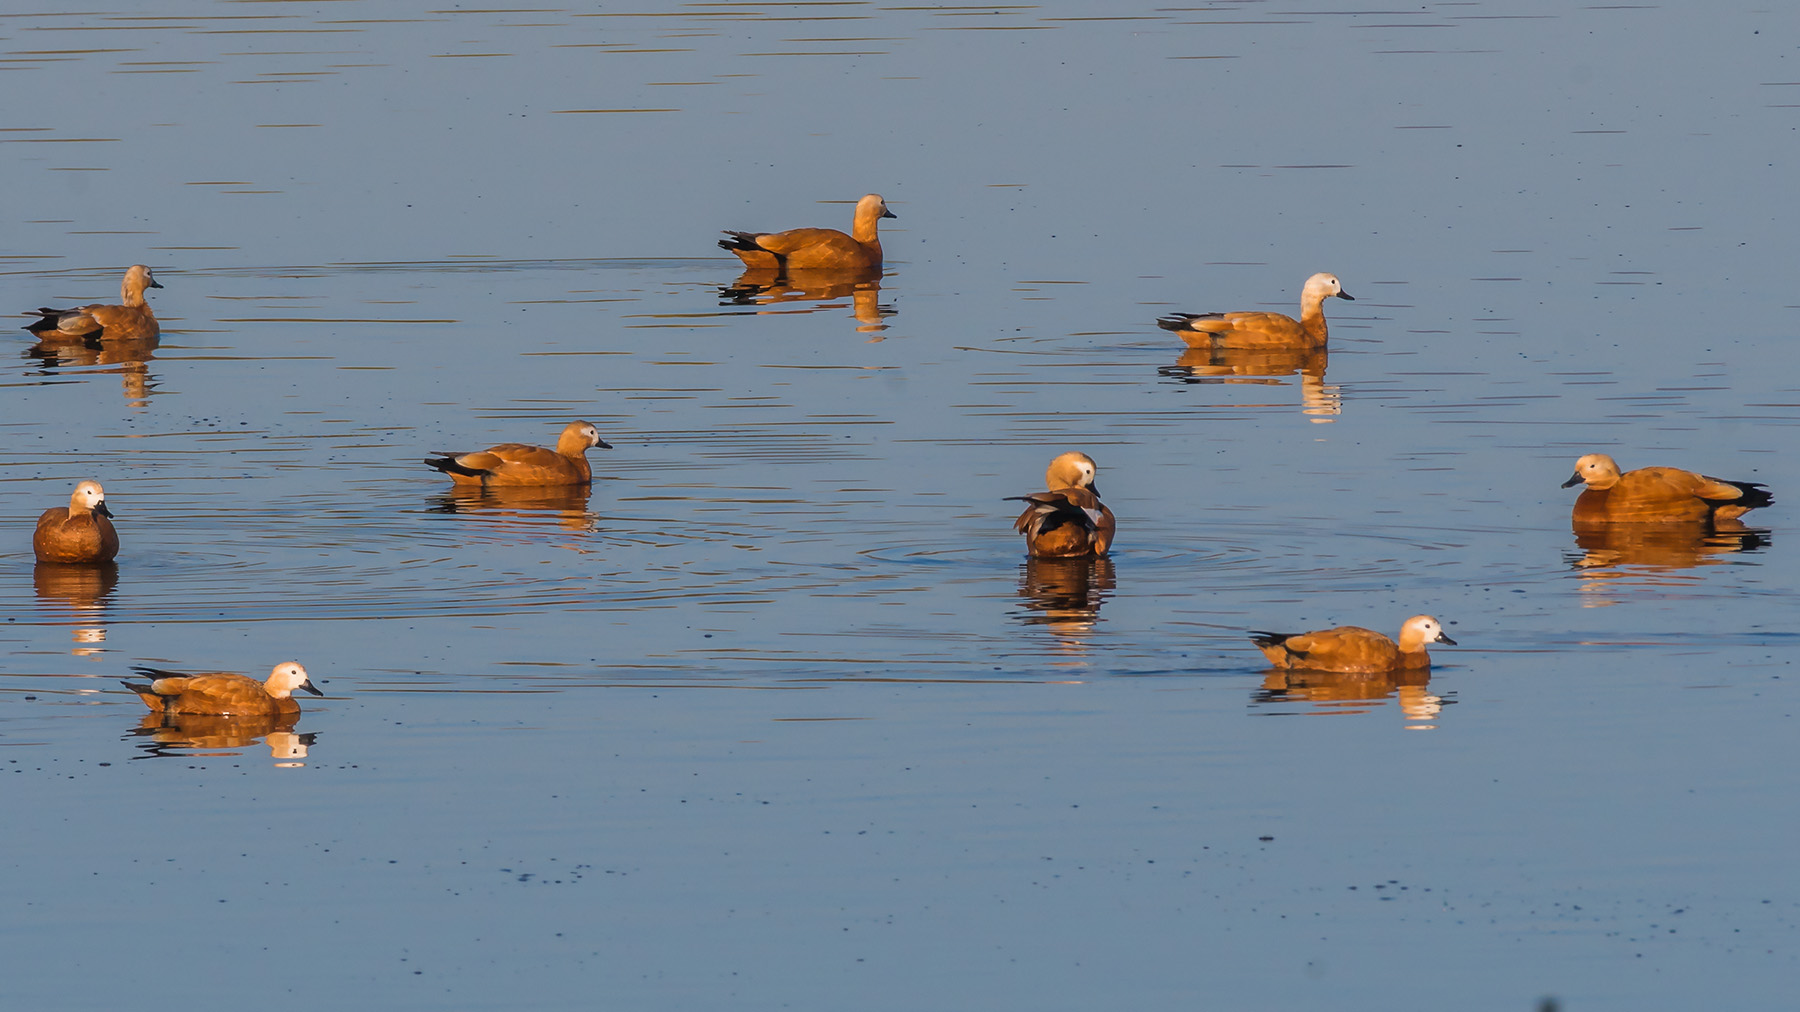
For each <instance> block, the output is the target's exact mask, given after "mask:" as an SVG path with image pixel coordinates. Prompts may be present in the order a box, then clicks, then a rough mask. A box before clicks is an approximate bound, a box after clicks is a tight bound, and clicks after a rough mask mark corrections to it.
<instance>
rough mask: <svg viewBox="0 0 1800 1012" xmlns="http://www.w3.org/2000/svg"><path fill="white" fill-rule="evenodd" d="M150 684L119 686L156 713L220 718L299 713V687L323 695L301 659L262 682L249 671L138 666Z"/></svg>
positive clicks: (277, 667)
mask: <svg viewBox="0 0 1800 1012" xmlns="http://www.w3.org/2000/svg"><path fill="white" fill-rule="evenodd" d="M131 670H132V671H133V672H135V673H137V674H139V675H142V676H143V677H145V678H148V679H150V681H149V682H126V681H121V682H120V683H119V684H120V685H123V686H125V687H126V688H127V689H130V690H131V691H133V692H135V693H137V694H138V698H139V699H142V700H143V701H144V705H145V706H148V707H149V708H150V709H152V710H154V711H156V712H157V713H205V714H212V715H214V716H220V717H270V716H285V715H288V714H297V713H299V712H300V704H299V703H297V702H295V701H294V690H296V689H300V690H303V691H305V692H310V693H312V694H313V695H315V696H323V695H324V694H325V693H323V692H320V691H319V689H318V687H317V686H315V685H313V683H312V680H311V679H310V678H308V677H307V676H306V669H305V668H303V667H301V666H300V665H299V663H298V662H296V661H287V662H286V663H283V664H277V665H275V669H274V670H273V671H270V672H269V679H268V681H265V682H259V681H257V680H256V679H254V678H249V677H246V676H244V675H234V674H230V673H228V672H224V671H209V672H206V673H204V674H198V675H184V674H182V673H181V672H179V671H164V670H162V669H161V668H146V667H133V668H132V669H131Z"/></svg>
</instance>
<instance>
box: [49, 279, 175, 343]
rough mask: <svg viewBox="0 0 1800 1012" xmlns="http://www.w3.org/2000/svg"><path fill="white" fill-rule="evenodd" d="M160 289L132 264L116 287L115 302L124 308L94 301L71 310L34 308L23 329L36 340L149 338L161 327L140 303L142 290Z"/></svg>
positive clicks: (147, 306)
mask: <svg viewBox="0 0 1800 1012" xmlns="http://www.w3.org/2000/svg"><path fill="white" fill-rule="evenodd" d="M161 287H162V285H159V284H157V283H156V278H155V277H154V276H153V275H152V274H151V273H150V268H148V267H146V266H144V265H143V264H133V265H132V266H131V268H130V269H129V270H127V271H126V272H125V280H124V281H123V282H121V283H120V285H119V301H120V302H122V303H124V305H121V306H108V305H105V304H104V303H99V302H96V303H94V304H93V305H90V306H76V307H74V308H73V309H50V308H47V307H46V308H43V309H34V310H31V311H30V312H28V313H26V315H27V316H36V317H38V319H36V320H34V321H32V322H31V323H27V324H26V325H25V329H26V330H29V331H31V332H32V333H33V334H36V335H37V336H38V339H39V340H59V339H60V340H79V339H82V338H90V337H97V338H102V339H105V338H124V339H127V340H146V339H148V338H153V337H156V336H158V335H159V334H160V333H161V328H159V327H158V326H157V325H156V314H155V313H153V312H151V311H150V304H149V303H148V302H145V301H144V289H146V288H161Z"/></svg>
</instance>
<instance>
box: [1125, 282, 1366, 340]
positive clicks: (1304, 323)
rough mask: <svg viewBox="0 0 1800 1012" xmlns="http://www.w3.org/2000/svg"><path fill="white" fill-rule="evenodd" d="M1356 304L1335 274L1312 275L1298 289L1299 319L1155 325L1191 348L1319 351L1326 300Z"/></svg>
mask: <svg viewBox="0 0 1800 1012" xmlns="http://www.w3.org/2000/svg"><path fill="white" fill-rule="evenodd" d="M1334 296H1335V297H1336V298H1340V299H1346V300H1348V301H1350V302H1355V301H1356V298H1355V297H1354V296H1352V295H1351V294H1350V293H1349V292H1346V291H1344V285H1343V283H1342V282H1340V281H1338V279H1337V275H1336V274H1323V273H1321V274H1314V275H1313V276H1312V277H1310V278H1307V279H1306V286H1305V287H1304V288H1301V289H1300V318H1299V319H1298V320H1296V319H1294V318H1293V317H1291V316H1286V315H1283V314H1281V313H1255V312H1249V313H1173V314H1171V315H1169V316H1165V317H1163V318H1162V319H1160V320H1157V321H1156V325H1157V326H1159V327H1161V328H1162V329H1164V330H1172V331H1174V332H1175V333H1177V334H1179V335H1181V339H1182V340H1183V341H1186V342H1187V343H1189V344H1192V345H1217V346H1219V347H1225V348H1269V347H1313V348H1317V347H1322V346H1324V344H1325V338H1326V326H1325V300H1326V299H1329V298H1332V297H1334Z"/></svg>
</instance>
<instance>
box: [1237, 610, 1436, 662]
mask: <svg viewBox="0 0 1800 1012" xmlns="http://www.w3.org/2000/svg"><path fill="white" fill-rule="evenodd" d="M1250 641H1251V642H1252V643H1255V644H1256V645H1257V647H1258V649H1260V650H1262V652H1263V656H1264V657H1267V658H1268V659H1269V663H1270V664H1273V665H1274V666H1275V667H1278V668H1300V669H1305V670H1308V671H1342V672H1346V673H1364V674H1379V673H1382V672H1388V671H1398V670H1401V669H1406V668H1429V667H1431V655H1429V654H1427V653H1426V652H1425V644H1427V643H1448V644H1449V645H1451V646H1455V645H1456V641H1455V640H1453V639H1451V638H1450V637H1448V636H1446V635H1444V627H1443V626H1441V625H1439V624H1438V620H1437V619H1435V618H1432V617H1431V616H1430V615H1414V616H1413V617H1412V618H1409V619H1407V620H1406V622H1405V623H1404V624H1402V625H1401V626H1400V642H1398V643H1395V642H1394V641H1393V640H1391V639H1388V638H1387V637H1386V636H1383V635H1382V634H1380V633H1378V632H1376V631H1374V630H1373V629H1364V628H1362V627H1361V626H1354V625H1341V626H1338V627H1337V628H1336V629H1320V630H1317V631H1315V632H1305V633H1294V634H1288V633H1273V632H1263V631H1261V630H1256V629H1253V630H1251V631H1250Z"/></svg>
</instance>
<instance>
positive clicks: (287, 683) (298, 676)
mask: <svg viewBox="0 0 1800 1012" xmlns="http://www.w3.org/2000/svg"><path fill="white" fill-rule="evenodd" d="M263 686H264V687H265V688H267V689H268V690H269V695H271V696H274V697H275V698H276V699H286V698H288V697H289V696H291V695H293V694H294V690H295V689H306V690H308V691H309V692H311V693H312V694H313V695H315V696H316V695H319V694H320V693H319V690H318V689H316V688H314V687H313V683H312V680H311V679H309V678H307V677H306V669H305V668H303V667H301V666H300V662H298V661H287V662H285V663H282V664H277V665H275V670H273V671H271V672H269V680H268V681H266V682H264V683H263Z"/></svg>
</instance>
